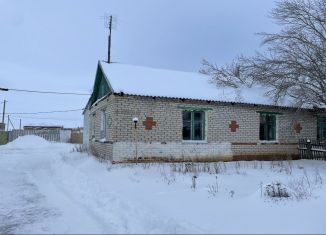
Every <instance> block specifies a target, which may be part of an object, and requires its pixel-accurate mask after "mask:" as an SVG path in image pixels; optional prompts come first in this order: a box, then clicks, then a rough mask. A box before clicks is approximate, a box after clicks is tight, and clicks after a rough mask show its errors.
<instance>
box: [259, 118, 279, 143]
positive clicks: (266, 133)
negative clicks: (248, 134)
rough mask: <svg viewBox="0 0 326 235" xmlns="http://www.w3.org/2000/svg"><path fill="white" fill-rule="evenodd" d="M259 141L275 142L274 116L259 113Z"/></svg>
mask: <svg viewBox="0 0 326 235" xmlns="http://www.w3.org/2000/svg"><path fill="white" fill-rule="evenodd" d="M259 139H260V140H267V141H275V140H276V115H275V114H269V113H260V130H259Z"/></svg>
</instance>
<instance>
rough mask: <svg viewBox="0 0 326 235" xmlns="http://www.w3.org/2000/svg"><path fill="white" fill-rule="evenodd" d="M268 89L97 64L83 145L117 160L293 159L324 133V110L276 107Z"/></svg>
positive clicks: (190, 74)
mask: <svg viewBox="0 0 326 235" xmlns="http://www.w3.org/2000/svg"><path fill="white" fill-rule="evenodd" d="M264 92H265V90H264V89H263V88H258V87H254V88H243V89H241V90H234V89H230V88H224V89H222V88H217V87H216V86H214V85H213V84H211V83H210V82H209V78H208V77H206V76H205V75H202V74H197V73H186V72H178V71H169V70H162V69H153V68H145V67H139V66H132V65H123V64H118V63H110V64H108V63H105V62H99V63H98V68H97V73H96V78H95V82H94V89H93V93H92V96H91V97H90V99H89V101H88V103H87V105H86V108H85V110H84V144H86V145H89V146H90V147H91V149H92V151H93V153H94V154H95V155H97V156H100V157H103V158H107V159H110V160H113V161H116V162H118V161H124V160H130V159H135V158H137V159H147V158H157V159H173V160H188V159H190V158H191V159H193V160H219V159H232V158H233V159H243V158H248V159H259V158H261V159H264V158H270V157H289V156H296V155H297V142H298V139H299V138H311V139H316V138H320V139H324V138H325V137H326V113H325V112H324V110H318V111H317V110H316V109H312V108H311V109H310V108H305V109H297V108H294V107H291V106H290V104H289V103H284V104H282V105H279V106H275V105H272V104H271V102H270V100H269V99H268V97H267V96H265V95H264ZM134 118H137V119H138V123H137V124H135V123H134V122H133V119H134Z"/></svg>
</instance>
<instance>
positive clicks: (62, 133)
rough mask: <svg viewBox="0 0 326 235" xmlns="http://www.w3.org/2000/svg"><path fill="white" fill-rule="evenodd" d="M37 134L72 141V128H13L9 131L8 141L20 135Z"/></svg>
mask: <svg viewBox="0 0 326 235" xmlns="http://www.w3.org/2000/svg"><path fill="white" fill-rule="evenodd" d="M25 135H37V136H40V137H42V138H44V139H46V140H48V141H55V142H63V143H68V142H69V141H70V136H71V131H70V130H12V131H9V132H8V142H11V141H13V140H15V139H17V138H18V137H19V136H25Z"/></svg>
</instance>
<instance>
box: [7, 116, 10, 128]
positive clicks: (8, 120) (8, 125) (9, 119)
mask: <svg viewBox="0 0 326 235" xmlns="http://www.w3.org/2000/svg"><path fill="white" fill-rule="evenodd" d="M9 120H10V119H9V115H8V121H7V131H9Z"/></svg>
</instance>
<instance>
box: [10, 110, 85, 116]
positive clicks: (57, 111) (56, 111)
mask: <svg viewBox="0 0 326 235" xmlns="http://www.w3.org/2000/svg"><path fill="white" fill-rule="evenodd" d="M83 110H84V109H70V110H55V111H45V112H34V113H7V114H9V115H24V114H28V115H30V114H44V113H67V112H76V111H83Z"/></svg>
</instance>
